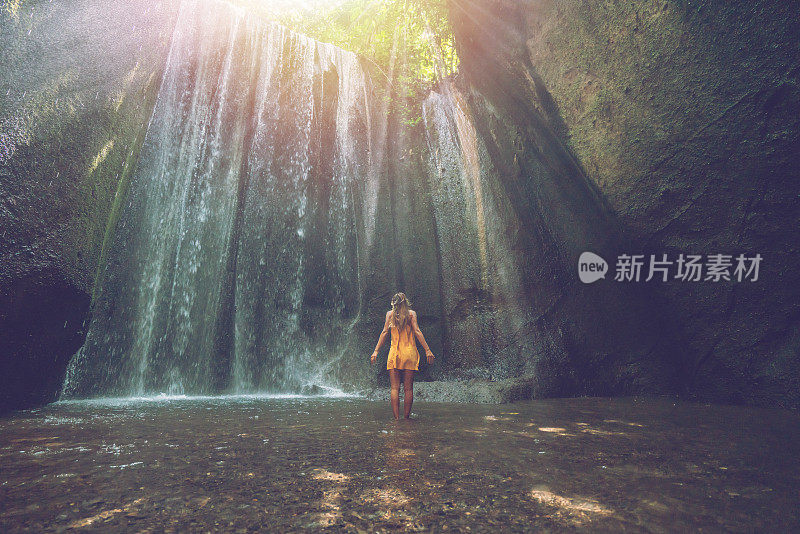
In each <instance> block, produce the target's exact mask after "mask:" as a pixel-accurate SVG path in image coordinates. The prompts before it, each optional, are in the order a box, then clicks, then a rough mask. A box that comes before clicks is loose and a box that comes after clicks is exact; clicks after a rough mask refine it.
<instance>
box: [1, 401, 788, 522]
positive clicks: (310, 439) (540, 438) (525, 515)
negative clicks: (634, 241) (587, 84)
mask: <svg viewBox="0 0 800 534" xmlns="http://www.w3.org/2000/svg"><path fill="white" fill-rule="evenodd" d="M798 423H800V420H798V415H797V414H795V413H793V412H787V411H783V410H772V409H760V408H742V407H732V406H714V405H702V404H693V403H684V402H673V401H668V400H663V399H645V398H620V399H613V400H612V399H605V398H577V399H551V400H537V401H527V402H519V403H514V404H508V405H504V406H502V407H497V406H479V405H459V404H446V403H441V404H439V403H422V402H419V403H417V404H415V410H414V418H413V419H412V420H410V421H400V422H395V421H393V420H390V411H389V408H388V406H386V405H385V404H384V403H383V402H373V401H366V400H363V399H320V398H317V399H313V398H306V399H298V398H294V399H291V398H286V399H265V398H254V397H251V398H248V397H232V398H205V399H198V400H188V399H174V400H168V399H162V400H160V401H157V402H154V401H136V400H124V401H117V402H114V401H104V402H95V403H90V402H76V403H58V404H55V405H50V406H47V407H45V408H41V409H37V410H31V411H24V412H17V413H15V414H14V415H13V416H11V417H7V418H4V419H2V420H0V462H2V465H3V471H2V475H0V528H1V529H2V530H3V531H4V532H15V531H22V530H30V531H36V532H60V531H66V530H69V529H74V530H95V531H103V532H116V531H133V530H135V531H139V532H151V531H159V532H185V531H187V530H195V531H202V530H213V531H223V532H248V531H256V530H272V531H281V532H287V531H304V530H329V531H349V532H366V531H371V532H372V531H381V532H386V531H400V530H403V531H423V530H424V531H429V530H433V531H442V530H445V529H457V530H462V531H466V530H471V531H478V532H494V531H498V530H500V531H518V532H522V531H532V530H537V531H559V532H563V531H586V530H591V531H616V532H619V531H626V532H676V531H690V530H691V531H698V530H705V531H790V530H793V529H797V528H798V527H800V516H799V515H798V510H799V509H800V507H798V487H800V469H799V468H798V465H797V463H796V461H795V460H796V457H797V454H798V453H800V450H798V448H799V447H800V445H798V443H800V424H798Z"/></svg>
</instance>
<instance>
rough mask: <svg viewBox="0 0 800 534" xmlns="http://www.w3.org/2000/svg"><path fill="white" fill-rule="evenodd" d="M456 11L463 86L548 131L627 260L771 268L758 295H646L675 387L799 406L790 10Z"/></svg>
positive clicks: (768, 6)
mask: <svg viewBox="0 0 800 534" xmlns="http://www.w3.org/2000/svg"><path fill="white" fill-rule="evenodd" d="M451 6H452V7H453V9H452V10H451V22H452V23H453V29H454V32H455V35H456V42H457V44H458V46H459V57H460V59H461V64H460V70H461V72H462V73H463V74H464V75H465V76H466V77H467V78H468V79H469V81H470V83H471V84H473V85H474V86H475V87H476V88H477V89H478V91H479V92H480V93H481V94H483V95H484V96H486V97H487V98H488V99H489V100H490V101H491V102H492V104H493V105H494V106H495V107H496V108H497V109H500V110H503V111H505V112H506V113H508V114H510V115H512V116H518V117H533V116H536V115H537V114H538V115H540V116H542V117H544V122H545V123H546V124H547V126H549V127H550V128H551V129H552V130H553V131H554V132H556V133H557V134H558V135H559V137H560V138H562V139H563V140H565V142H566V145H567V147H568V148H569V149H570V151H571V152H572V153H573V154H574V156H575V158H576V160H577V162H578V164H579V165H580V166H581V167H582V168H583V169H585V172H586V175H587V176H588V177H589V179H590V180H591V181H592V182H593V183H594V184H595V186H596V187H597V189H598V191H599V192H600V194H601V195H602V197H603V198H604V200H605V201H606V202H607V203H608V205H609V207H610V209H611V211H612V212H613V214H614V216H615V218H616V219H617V221H618V223H619V225H620V227H621V229H622V233H623V235H624V236H625V237H626V241H623V242H624V243H625V246H626V248H627V250H628V252H627V253H629V254H631V253H636V254H647V255H649V254H656V255H660V254H664V253H666V254H668V257H669V259H672V260H675V259H676V258H677V257H678V255H679V254H681V253H683V254H730V255H736V254H740V253H745V254H747V255H748V256H752V255H755V254H756V253H759V254H761V255H762V256H763V257H764V262H763V265H762V270H761V276H760V278H759V280H758V282H756V283H748V284H744V283H711V282H705V281H704V282H698V283H686V282H681V281H676V280H669V281H667V282H664V283H650V284H646V285H645V284H640V286H639V287H640V288H642V287H644V286H646V291H648V292H649V293H650V296H649V298H648V301H649V303H650V308H651V309H649V310H648V311H647V314H648V315H653V314H656V313H657V314H658V315H659V318H658V324H659V330H660V333H659V335H660V336H663V335H666V336H668V337H669V338H671V339H670V341H668V344H669V345H670V346H672V347H677V349H676V350H673V353H672V355H671V356H670V358H671V360H672V362H673V365H674V368H675V370H676V373H677V380H678V382H679V384H680V385H681V389H683V390H685V391H686V392H687V393H690V394H691V395H693V396H695V398H699V399H704V400H710V399H715V400H716V401H723V402H735V403H746V404H760V405H766V406H783V407H795V408H796V407H798V406H800V398H798V391H800V389H799V388H798V376H800V374H799V373H798V359H797V358H796V355H797V353H798V348H799V347H800V346H799V345H798V339H799V338H798V318H800V314H799V310H798V301H799V300H798V294H797V291H798V286H797V284H795V283H794V281H795V280H797V279H798V276H800V271H798V265H797V262H796V261H795V258H796V255H797V244H798V242H799V241H798V235H800V234H798V230H797V229H798V225H799V224H800V204H798V202H797V197H798V194H800V171H798V169H800V160H798V157H800V150H798V147H800V122H798V120H799V119H798V117H800V107H799V106H800V104H799V103H800V99H799V98H798V95H799V94H800V69H798V68H797V57H798V54H799V53H800V44H798V43H800V42H799V41H798V39H797V35H798V32H800V18H798V16H797V10H796V9H794V6H792V5H790V4H787V3H781V2H770V1H747V2H745V1H738V0H737V1H720V0H699V1H692V2H684V1H668V2H663V1H656V0H652V1H651V0H648V1H642V2H632V3H626V2H605V3H594V4H590V3H586V2H574V1H571V0H545V1H535V2H532V1H527V0H490V1H487V2H483V3H480V5H479V4H477V3H474V2H465V1H459V0H456V1H454V2H452V3H451ZM479 122H480V121H479ZM600 254H601V255H603V253H602V252H601V253H600ZM612 257H614V256H612ZM597 285H599V284H597ZM612 285H613V284H612ZM613 300H614V301H616V302H623V300H621V299H619V298H614V299H613ZM580 313H581V312H580V311H578V312H577V314H578V315H579V314H580ZM584 313H585V312H584ZM587 315H588V316H589V317H593V318H599V317H602V313H596V312H589V313H587ZM576 330H577V332H578V335H579V336H582V335H583V333H584V332H585V331H587V330H588V331H589V332H591V329H590V328H588V329H587V328H586V327H585V326H583V325H579V326H578V327H577V328H576ZM653 337H654V338H655V337H658V336H653ZM581 344H584V343H583V340H582V343H581ZM634 360H635V361H643V360H644V359H643V358H639V357H637V358H635V359H634ZM633 366H634V367H635V363H634V364H633Z"/></svg>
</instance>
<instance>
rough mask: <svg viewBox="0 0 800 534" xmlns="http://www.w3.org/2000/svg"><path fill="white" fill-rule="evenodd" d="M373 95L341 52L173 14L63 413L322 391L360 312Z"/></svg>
mask: <svg viewBox="0 0 800 534" xmlns="http://www.w3.org/2000/svg"><path fill="white" fill-rule="evenodd" d="M372 91H373V89H372V87H371V84H370V80H369V77H368V76H367V74H366V72H365V71H364V70H363V68H362V66H361V64H360V63H359V61H358V59H357V57H356V56H355V55H353V54H351V53H348V52H345V51H343V50H341V49H339V48H336V47H334V46H332V45H327V44H323V43H320V42H317V41H314V40H312V39H310V38H307V37H304V36H301V35H298V34H295V33H293V32H291V31H289V30H287V29H285V28H283V27H281V26H278V25H275V24H271V23H268V22H265V21H262V20H259V19H258V18H256V17H253V16H251V15H248V14H247V13H246V12H245V11H244V10H242V9H239V8H237V7H235V6H233V5H231V4H228V3H227V2H222V1H213V0H196V1H190V0H186V1H184V3H183V4H182V6H181V9H180V13H179V16H178V21H177V24H176V27H175V30H174V34H173V38H172V44H171V48H170V52H169V56H168V59H167V64H166V67H165V71H164V75H163V80H162V84H161V88H160V91H159V94H158V99H157V102H156V105H155V108H154V111H153V115H152V118H151V121H150V124H149V126H148V129H147V133H146V137H145V140H144V144H143V146H142V149H141V152H140V157H139V160H138V163H137V167H136V169H135V171H134V174H133V177H132V180H131V185H130V190H129V193H128V198H127V205H126V207H125V208H124V211H123V214H122V217H121V219H120V222H119V223H118V225H117V228H116V231H115V236H114V241H113V243H112V245H111V249H110V252H109V261H108V264H107V266H106V268H105V271H104V274H103V278H102V280H101V292H100V295H99V297H98V299H97V301H96V302H95V305H94V309H93V314H92V320H91V323H90V325H89V328H88V333H87V337H86V341H85V343H84V345H83V347H82V348H81V350H80V351H79V352H78V353H77V354H76V355H75V356H74V357H73V359H72V361H71V362H70V364H69V368H68V371H67V378H66V381H65V384H64V389H63V393H62V396H65V397H75V396H79V397H80V396H94V395H142V394H152V393H162V392H163V393H172V394H181V393H184V394H186V393H214V392H222V391H226V392H254V391H270V392H287V391H300V390H302V389H303V388H304V387H307V386H309V385H311V384H316V385H323V386H336V385H337V384H336V382H335V379H334V378H332V377H331V376H330V374H329V373H327V372H326V369H328V368H329V367H330V365H331V364H332V362H335V361H336V358H337V351H341V350H342V349H341V347H342V344H343V343H344V342H345V341H346V340H344V339H343V338H344V337H346V333H347V327H348V325H351V324H352V322H353V321H354V319H355V318H356V317H357V315H358V313H359V298H360V294H361V293H360V291H359V286H360V283H361V275H360V272H359V266H360V265H361V264H362V263H361V259H360V258H359V255H360V254H361V251H360V246H361V243H362V241H363V235H364V222H363V221H364V214H362V204H363V202H362V200H361V198H362V196H363V194H364V193H363V188H364V187H365V185H364V184H369V183H370V177H373V181H374V165H373V161H372V159H371V157H372V156H371V142H372V135H371V122H372V120H371V117H370V113H371V111H370V110H371V109H372V108H373V105H372V104H371V101H372V100H373V98H374V97H373V95H372ZM326 366H327V367H326Z"/></svg>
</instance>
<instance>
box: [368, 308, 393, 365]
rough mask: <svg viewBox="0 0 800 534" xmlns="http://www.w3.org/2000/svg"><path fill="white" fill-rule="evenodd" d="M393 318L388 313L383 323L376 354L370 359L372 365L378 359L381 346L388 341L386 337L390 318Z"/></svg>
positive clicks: (390, 313)
mask: <svg viewBox="0 0 800 534" xmlns="http://www.w3.org/2000/svg"><path fill="white" fill-rule="evenodd" d="M391 316H392V312H391V311H388V312H386V321H384V323H383V330H382V331H381V335H380V337H379V338H378V344H377V345H375V352H373V353H372V357H371V358H370V361H371V362H372V363H375V359H376V358H377V357H378V351H379V350H381V345H383V341H384V340H385V339H386V335H387V334H388V333H389V317H391Z"/></svg>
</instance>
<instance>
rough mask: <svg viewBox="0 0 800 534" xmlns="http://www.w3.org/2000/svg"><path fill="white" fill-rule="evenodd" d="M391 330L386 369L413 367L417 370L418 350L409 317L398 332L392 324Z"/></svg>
mask: <svg viewBox="0 0 800 534" xmlns="http://www.w3.org/2000/svg"><path fill="white" fill-rule="evenodd" d="M389 328H390V330H391V332H392V345H391V346H390V347H389V358H388V359H387V360H386V369H413V370H414V371H419V352H418V351H417V343H416V342H415V341H414V333H413V332H412V331H411V318H410V317H409V318H408V321H407V322H406V326H405V328H403V330H401V331H399V332H398V329H397V327H395V326H394V324H392V325H390V327H389Z"/></svg>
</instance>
